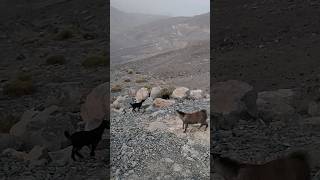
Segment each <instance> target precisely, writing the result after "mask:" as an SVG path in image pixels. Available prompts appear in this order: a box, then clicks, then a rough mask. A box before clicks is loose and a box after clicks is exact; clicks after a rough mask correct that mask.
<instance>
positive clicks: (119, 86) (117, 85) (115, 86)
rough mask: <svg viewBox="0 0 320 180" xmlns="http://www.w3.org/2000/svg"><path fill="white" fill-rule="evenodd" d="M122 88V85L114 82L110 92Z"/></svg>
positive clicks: (118, 90)
mask: <svg viewBox="0 0 320 180" xmlns="http://www.w3.org/2000/svg"><path fill="white" fill-rule="evenodd" d="M121 90H122V87H121V85H120V84H115V85H113V86H112V87H111V92H120V91H121Z"/></svg>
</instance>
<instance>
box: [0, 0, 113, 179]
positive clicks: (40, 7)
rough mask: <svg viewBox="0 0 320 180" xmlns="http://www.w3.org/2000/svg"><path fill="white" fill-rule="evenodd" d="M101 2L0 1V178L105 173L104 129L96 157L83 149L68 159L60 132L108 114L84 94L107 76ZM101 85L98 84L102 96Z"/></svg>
mask: <svg viewBox="0 0 320 180" xmlns="http://www.w3.org/2000/svg"><path fill="white" fill-rule="evenodd" d="M2 2H3V3H2ZM107 6H108V5H107V4H106V1H100V0H95V1H87V2H80V3H79V2H78V1H75V0H71V1H70V0H59V1H54V0H46V1H38V0H31V1H28V2H26V1H20V0H17V1H6V0H4V1H1V6H0V12H1V16H0V18H1V22H2V23H1V24H0V34H1V35H0V47H1V49H2V51H1V52H0V56H1V60H0V67H1V68H0V127H1V129H0V133H1V135H0V144H1V147H0V151H1V152H0V154H1V155H0V156H1V157H0V164H1V167H3V168H1V170H0V177H4V178H5V179H39V178H40V179H88V178H89V179H90V178H95V179H105V178H106V176H108V168H109V167H108V159H109V158H108V155H109V147H108V146H107V145H108V139H109V137H108V136H107V134H108V133H107V131H105V133H106V134H105V135H104V136H103V139H104V142H102V143H101V145H100V147H99V148H98V150H97V152H96V153H97V156H96V159H90V158H89V152H88V149H85V148H84V149H83V151H82V153H83V155H84V156H85V159H84V160H82V161H78V162H72V161H70V153H71V149H70V148H71V146H70V142H68V140H67V139H66V137H64V131H65V130H68V131H69V132H70V133H73V132H75V131H79V130H82V129H85V128H87V129H90V128H92V127H94V126H96V125H97V124H98V123H99V122H95V121H92V118H95V119H99V120H102V119H103V117H104V116H105V114H106V113H107V112H105V111H106V109H107V108H105V106H106V105H105V104H100V106H101V107H102V108H101V109H104V110H105V111H103V112H100V113H99V114H98V115H97V114H94V113H96V112H97V111H95V112H91V111H90V105H88V103H89V104H90V103H91V101H96V100H95V99H93V100H92V97H91V96H93V95H90V94H89V93H90V92H91V91H92V90H93V89H94V88H95V87H96V86H98V85H100V84H102V83H104V82H107V81H108V79H109V75H108V73H105V72H106V71H107V70H108V68H109V67H108V56H107V54H108V52H105V50H106V49H107V40H106V37H107V38H108V33H107V20H106V19H107V15H106V10H107ZM57 12H59V13H57ZM108 87H109V83H106V84H105V86H104V91H101V88H100V89H99V88H98V90H100V91H99V92H100V93H102V94H103V93H104V95H105V96H107V94H108V93H109V91H108ZM98 90H97V91H98ZM93 93H95V92H93ZM108 97H109V96H108ZM104 99H105V100H107V98H104ZM94 104H97V102H95V103H94ZM98 106H99V105H98ZM100 106H99V107H100ZM95 108H96V107H95ZM66 167H67V168H66Z"/></svg>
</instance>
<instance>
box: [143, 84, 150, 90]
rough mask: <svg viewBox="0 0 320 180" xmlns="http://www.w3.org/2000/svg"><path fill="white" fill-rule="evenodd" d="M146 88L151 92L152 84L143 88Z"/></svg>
mask: <svg viewBox="0 0 320 180" xmlns="http://www.w3.org/2000/svg"><path fill="white" fill-rule="evenodd" d="M143 87H144V88H147V89H148V91H149V92H151V89H152V86H151V85H150V84H146V85H144V86H143Z"/></svg>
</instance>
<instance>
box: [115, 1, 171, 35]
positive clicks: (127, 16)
mask: <svg viewBox="0 0 320 180" xmlns="http://www.w3.org/2000/svg"><path fill="white" fill-rule="evenodd" d="M166 18H169V17H168V16H161V15H150V14H140V13H126V12H123V11H120V10H119V9H117V8H115V7H112V6H110V33H111V34H113V33H114V34H118V33H121V32H123V31H127V30H128V29H130V28H133V27H137V26H140V25H142V24H147V23H149V22H152V21H156V20H160V19H166Z"/></svg>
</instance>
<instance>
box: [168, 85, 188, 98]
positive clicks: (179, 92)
mask: <svg viewBox="0 0 320 180" xmlns="http://www.w3.org/2000/svg"><path fill="white" fill-rule="evenodd" d="M188 92H189V89H188V88H186V87H178V88H176V89H175V90H174V91H173V92H172V97H173V98H177V99H182V98H186V97H187V96H188Z"/></svg>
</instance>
